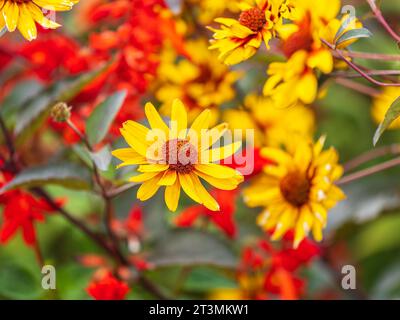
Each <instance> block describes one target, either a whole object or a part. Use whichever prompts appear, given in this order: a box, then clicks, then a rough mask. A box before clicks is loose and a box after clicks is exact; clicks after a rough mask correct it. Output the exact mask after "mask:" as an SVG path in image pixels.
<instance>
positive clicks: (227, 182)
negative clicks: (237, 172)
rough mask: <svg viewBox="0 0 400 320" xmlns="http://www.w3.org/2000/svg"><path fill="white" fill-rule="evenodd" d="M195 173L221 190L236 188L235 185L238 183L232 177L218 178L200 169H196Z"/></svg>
mask: <svg viewBox="0 0 400 320" xmlns="http://www.w3.org/2000/svg"><path fill="white" fill-rule="evenodd" d="M196 174H197V175H198V176H199V177H200V178H202V179H204V180H205V181H207V182H208V183H209V184H211V185H212V186H213V187H215V188H218V189H221V190H234V189H236V188H237V186H238V184H239V182H238V180H236V179H234V178H230V179H218V178H214V177H211V176H209V175H208V174H204V173H202V172H200V171H196Z"/></svg>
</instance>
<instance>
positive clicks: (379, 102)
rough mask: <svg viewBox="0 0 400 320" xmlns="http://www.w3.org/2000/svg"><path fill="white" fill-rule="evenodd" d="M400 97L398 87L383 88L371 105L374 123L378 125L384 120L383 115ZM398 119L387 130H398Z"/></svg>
mask: <svg viewBox="0 0 400 320" xmlns="http://www.w3.org/2000/svg"><path fill="white" fill-rule="evenodd" d="M398 97H400V88H398V87H385V88H384V89H383V91H382V92H381V94H380V95H379V96H377V97H376V98H375V99H374V101H373V104H372V109H371V114H372V118H373V119H374V121H375V122H376V123H377V124H379V123H381V122H382V121H383V119H384V118H385V114H386V112H387V111H388V109H389V108H390V106H391V105H392V103H393V102H394V101H395V100H396V99H397V98H398ZM399 128H400V118H397V119H396V120H394V121H393V122H392V123H391V125H390V126H389V129H399Z"/></svg>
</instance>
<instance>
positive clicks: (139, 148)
mask: <svg viewBox="0 0 400 320" xmlns="http://www.w3.org/2000/svg"><path fill="white" fill-rule="evenodd" d="M120 132H121V134H122V136H123V137H124V139H125V141H126V142H127V143H128V144H129V146H130V147H131V148H132V149H134V150H135V151H136V152H137V153H139V154H140V155H142V156H144V157H146V156H147V149H148V145H147V144H146V142H145V141H143V140H141V139H139V138H138V137H137V135H136V134H134V133H133V132H132V131H131V130H126V129H124V128H121V129H120Z"/></svg>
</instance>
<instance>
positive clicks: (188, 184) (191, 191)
mask: <svg viewBox="0 0 400 320" xmlns="http://www.w3.org/2000/svg"><path fill="white" fill-rule="evenodd" d="M178 176H179V182H180V183H181V186H182V189H183V191H185V193H186V194H187V195H188V196H189V197H190V198H192V199H193V200H194V201H196V202H198V203H202V201H201V199H200V197H199V195H198V194H197V193H196V190H195V187H194V185H193V181H192V179H191V177H190V174H188V173H179V174H178Z"/></svg>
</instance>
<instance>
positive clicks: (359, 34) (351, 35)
mask: <svg viewBox="0 0 400 320" xmlns="http://www.w3.org/2000/svg"><path fill="white" fill-rule="evenodd" d="M370 37H372V33H371V31H369V30H368V29H366V28H360V29H352V30H349V31H347V32H345V33H344V34H342V35H341V36H340V37H339V39H337V41H336V42H335V46H338V45H340V44H341V43H343V42H345V41H348V40H352V39H359V38H370Z"/></svg>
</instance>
